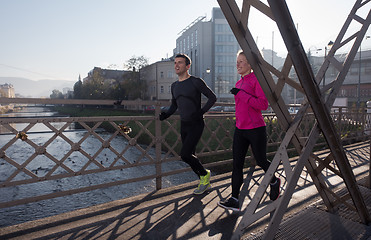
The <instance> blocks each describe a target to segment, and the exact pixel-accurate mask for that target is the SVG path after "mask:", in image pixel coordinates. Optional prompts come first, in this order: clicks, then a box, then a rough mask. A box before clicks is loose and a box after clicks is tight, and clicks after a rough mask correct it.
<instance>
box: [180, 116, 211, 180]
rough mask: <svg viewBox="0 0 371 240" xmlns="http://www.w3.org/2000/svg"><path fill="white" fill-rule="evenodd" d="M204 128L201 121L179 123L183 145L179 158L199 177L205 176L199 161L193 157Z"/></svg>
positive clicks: (204, 170)
mask: <svg viewBox="0 0 371 240" xmlns="http://www.w3.org/2000/svg"><path fill="white" fill-rule="evenodd" d="M204 127H205V123H204V121H203V119H202V120H197V121H181V123H180V135H181V138H182V143H183V146H182V150H181V151H180V156H181V158H182V159H183V161H184V162H186V163H188V164H189V166H190V167H191V168H192V170H193V171H194V172H195V173H196V174H197V175H198V176H199V177H200V176H205V175H206V174H207V172H206V169H205V168H204V167H203V166H202V164H201V162H200V160H199V159H198V158H197V157H196V156H195V155H194V154H195V151H196V146H197V143H198V141H199V140H200V138H201V136H202V132H203V130H204Z"/></svg>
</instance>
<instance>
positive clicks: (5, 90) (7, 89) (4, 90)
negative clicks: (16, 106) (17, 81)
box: [0, 83, 15, 98]
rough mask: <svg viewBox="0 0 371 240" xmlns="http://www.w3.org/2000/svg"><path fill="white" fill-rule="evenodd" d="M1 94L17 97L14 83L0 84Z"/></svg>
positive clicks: (2, 95)
mask: <svg viewBox="0 0 371 240" xmlns="http://www.w3.org/2000/svg"><path fill="white" fill-rule="evenodd" d="M0 96H1V97H7V98H15V91H14V87H13V85H12V84H8V83H5V84H0Z"/></svg>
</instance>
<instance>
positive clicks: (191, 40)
mask: <svg viewBox="0 0 371 240" xmlns="http://www.w3.org/2000/svg"><path fill="white" fill-rule="evenodd" d="M191 48H193V33H192V34H191Z"/></svg>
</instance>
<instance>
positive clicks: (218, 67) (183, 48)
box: [174, 8, 240, 101]
mask: <svg viewBox="0 0 371 240" xmlns="http://www.w3.org/2000/svg"><path fill="white" fill-rule="evenodd" d="M239 49H240V46H239V44H238V43H237V40H236V38H235V36H234V34H233V32H232V30H231V28H230V27H229V24H228V22H227V20H226V19H225V17H224V15H223V13H222V11H221V9H220V8H213V9H212V18H211V20H209V21H205V17H200V18H198V19H196V20H195V21H194V22H192V23H191V24H190V25H189V26H187V27H186V28H185V29H184V30H183V31H181V32H180V36H179V37H178V38H177V40H176V48H175V49H174V55H175V54H177V53H185V54H187V55H188V56H190V57H191V59H192V67H191V69H190V73H191V74H192V75H195V76H199V77H201V78H203V79H204V80H205V82H206V83H207V84H208V85H209V87H210V88H211V89H213V91H214V92H215V93H216V95H217V97H218V101H231V100H233V96H232V95H231V94H230V93H229V90H230V89H231V88H232V87H234V84H235V83H236V82H237V80H238V78H239V76H238V74H237V70H236V54H237V52H238V50H239Z"/></svg>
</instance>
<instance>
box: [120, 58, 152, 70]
mask: <svg viewBox="0 0 371 240" xmlns="http://www.w3.org/2000/svg"><path fill="white" fill-rule="evenodd" d="M147 65H148V59H147V58H145V57H144V56H143V55H142V56H139V57H136V56H132V57H131V58H130V59H129V60H128V61H126V63H125V64H124V67H125V68H126V69H127V70H129V71H133V72H138V71H139V69H141V68H143V67H145V66H147Z"/></svg>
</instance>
